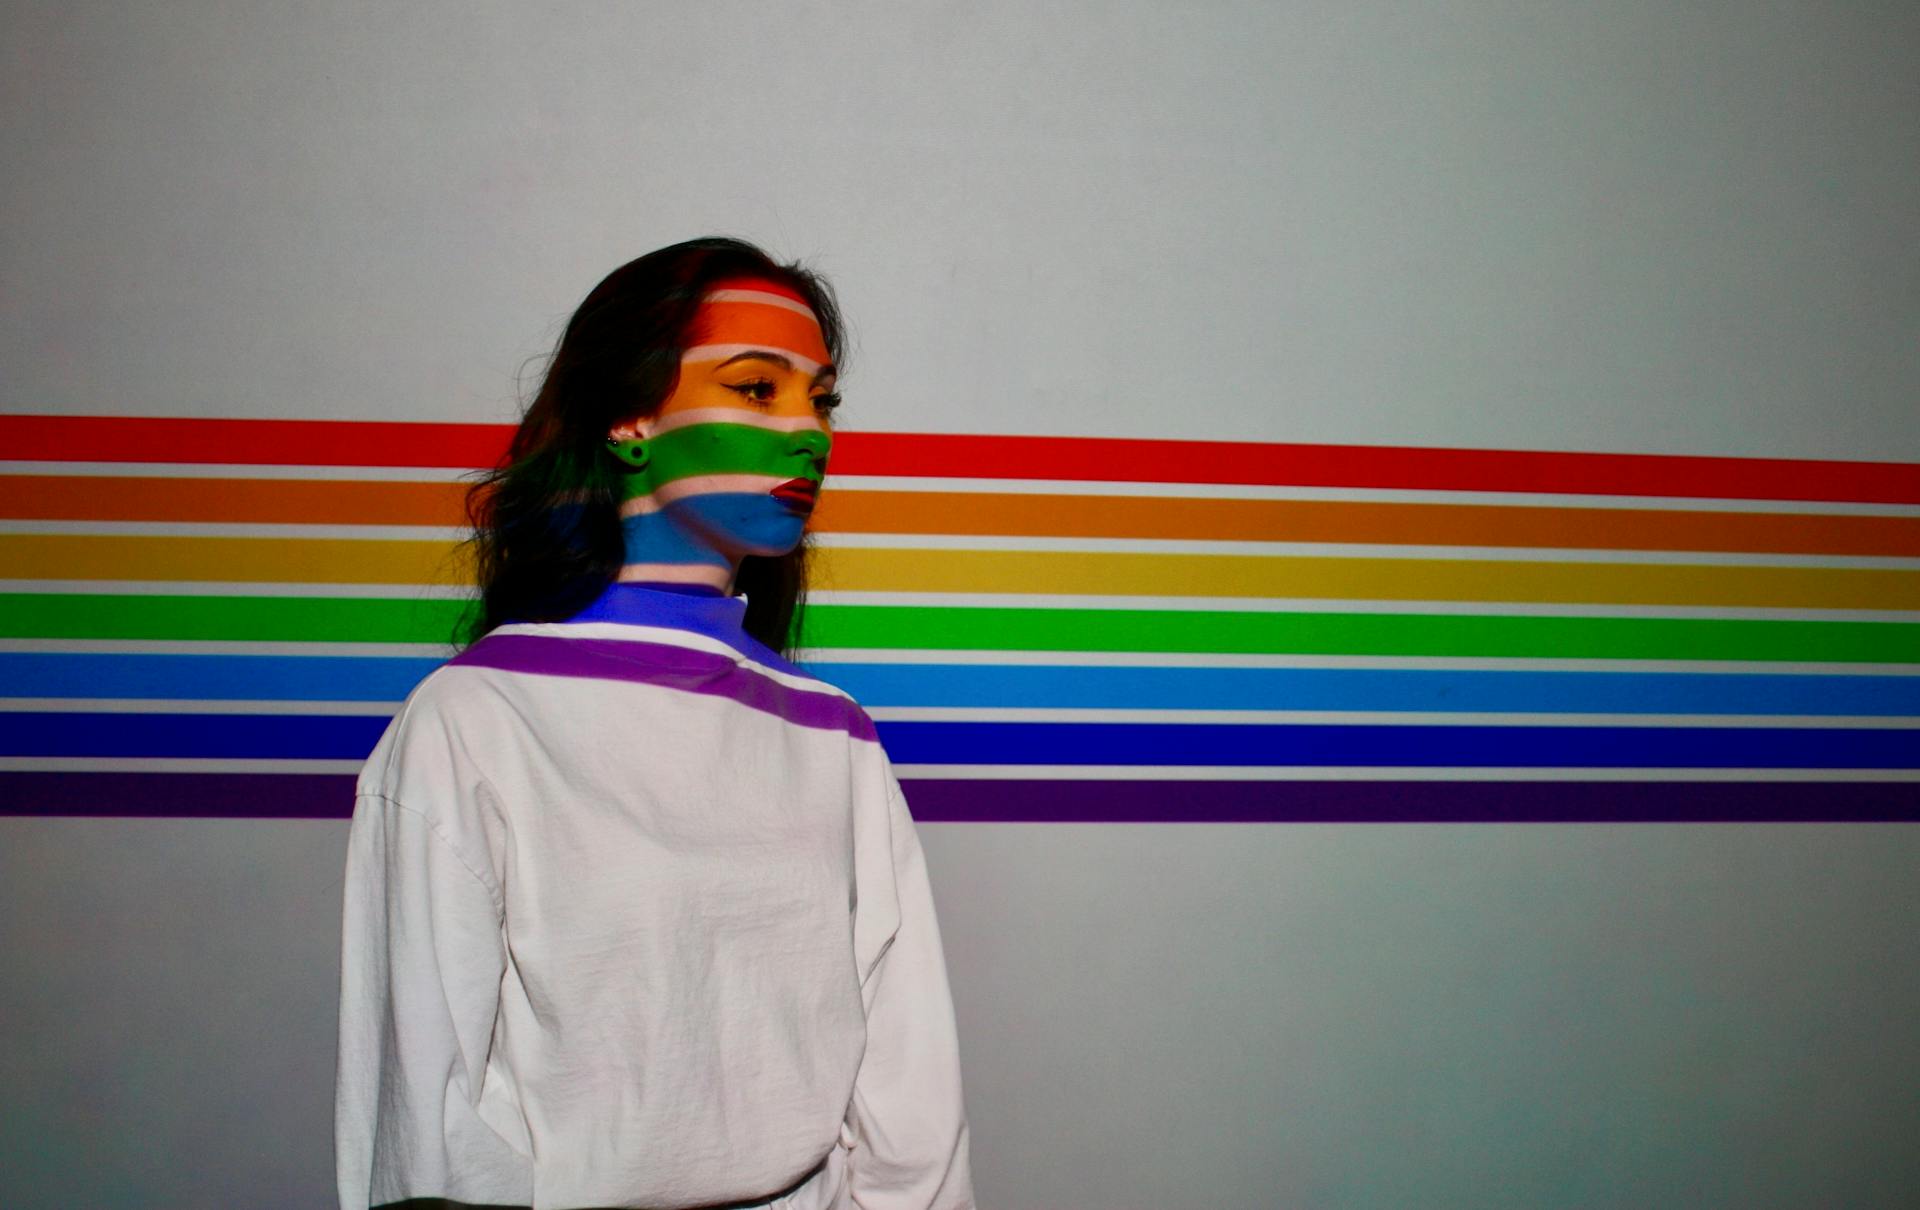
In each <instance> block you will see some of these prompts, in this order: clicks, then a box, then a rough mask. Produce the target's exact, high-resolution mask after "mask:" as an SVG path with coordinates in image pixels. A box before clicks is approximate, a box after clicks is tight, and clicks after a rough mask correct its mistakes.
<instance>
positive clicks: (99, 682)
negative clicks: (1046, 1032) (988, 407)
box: [0, 653, 1920, 718]
mask: <svg viewBox="0 0 1920 1210" xmlns="http://www.w3.org/2000/svg"><path fill="white" fill-rule="evenodd" d="M755 654H756V655H757V654H758V653H755ZM761 658H764V657H761ZM441 662H442V661H440V660H437V659H432V658H422V657H410V656H249V655H93V654H88V655H70V654H41V653H13V654H0V685H4V686H5V687H6V690H5V691H6V694H7V696H10V697H129V698H147V697H158V698H186V699H204V700H209V701H221V700H231V699H238V698H264V699H272V700H285V701H399V700H400V699H401V698H404V697H405V696H406V695H407V693H408V691H409V690H411V689H412V688H413V687H414V685H416V684H418V683H419V681H420V679H421V678H422V677H424V676H426V675H427V673H429V672H431V671H433V669H434V668H436V667H438V666H439V665H440V663H441ZM802 671H804V672H805V673H808V674H811V675H814V676H817V677H819V678H820V679H821V680H824V681H827V682H828V683H830V684H833V685H837V686H839V687H840V688H842V689H844V690H846V691H847V692H848V693H850V694H852V695H853V697H854V698H855V700H857V701H859V702H860V703H861V704H862V705H864V706H867V707H870V708H871V707H880V706H985V707H1051V708H1055V709H1090V708H1111V707H1136V708H1138V707H1149V708H1154V709H1164V710H1407V711H1464V712H1477V711H1501V712H1511V713H1518V714H1565V713H1593V714H1745V715H1793V714H1798V715H1816V716H1817V715H1846V714H1855V715H1864V716H1875V717H1896V718H1897V717H1907V716H1920V676H1827V675H1784V674H1776V673H1733V674H1722V673H1629V672H1480V671H1438V670H1429V669H1376V668H1100V667H1072V666H1066V667H1061V666H1047V665H1017V664H1014V665H1009V664H867V663H824V662H810V663H808V664H807V665H805V667H804V668H803V670H802Z"/></svg>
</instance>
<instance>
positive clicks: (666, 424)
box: [640, 408, 827, 437]
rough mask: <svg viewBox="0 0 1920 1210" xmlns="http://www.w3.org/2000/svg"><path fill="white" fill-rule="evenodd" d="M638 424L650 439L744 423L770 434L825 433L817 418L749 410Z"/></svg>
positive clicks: (707, 411)
mask: <svg viewBox="0 0 1920 1210" xmlns="http://www.w3.org/2000/svg"><path fill="white" fill-rule="evenodd" d="M640 423H641V425H642V426H643V427H644V429H645V435H646V436H649V437H657V436H659V435H660V434H661V433H671V432H673V431H674V430H675V429H684V428H692V427H693V426H694V425H696V424H744V425H746V426H747V427H748V428H755V429H766V430H767V431H768V432H772V433H799V432H804V431H806V430H808V429H814V430H818V431H819V432H822V433H824V432H826V431H827V429H826V426H825V425H823V424H821V423H820V418H819V417H818V416H772V415H768V414H767V413H764V412H756V411H754V410H753V409H751V408H687V409H685V410H683V411H678V412H668V413H667V414H666V415H664V416H649V417H647V418H646V419H644V420H642V421H641V422H640Z"/></svg>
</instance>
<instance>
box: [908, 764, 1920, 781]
mask: <svg viewBox="0 0 1920 1210" xmlns="http://www.w3.org/2000/svg"><path fill="white" fill-rule="evenodd" d="M893 771H894V773H895V775H897V776H898V777H899V778H900V779H901V780H903V781H905V780H907V779H909V778H935V777H939V778H956V779H960V780H963V781H999V780H1013V779H1032V780H1047V781H1607V782H1614V781H1619V782H1635V781H1710V782H1724V781H1759V782H1769V781H1791V782H1836V783H1844V782H1876V783H1877V782H1920V769H1691V768H1635V769H1614V768H1603V769H1593V768H1584V767H1582V768H1575V767H1567V768H1537V769H1536V768H1509V767H1504V766H1491V767H1487V768H1473V767H1464V768H1455V767H1413V766H1403V765H1248V766H1214V765H932V764H928V765H914V764H897V765H895V766H893Z"/></svg>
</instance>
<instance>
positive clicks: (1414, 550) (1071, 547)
mask: <svg viewBox="0 0 1920 1210" xmlns="http://www.w3.org/2000/svg"><path fill="white" fill-rule="evenodd" d="M815 544H816V545H817V546H819V547H820V548H821V549H822V550H833V549H862V550H872V549H879V550H900V551H918V550H982V551H1005V550H1021V551H1027V550H1031V551H1057V552H1067V553H1081V552H1103V553H1112V554H1153V555H1253V556H1258V557H1264V558H1277V557H1306V558H1316V559H1441V560H1469V559H1470V560H1476V561H1491V562H1498V563H1607V564H1623V565H1636V566H1645V565H1655V564H1680V565H1685V566H1704V567H1811V568H1822V569H1829V568H1878V569H1888V570H1896V571H1914V570H1920V558H1909V557H1894V556H1884V557H1883V556H1866V555H1782V554H1757V553H1748V552H1745V551H1731V552H1729V551H1677V550H1611V549H1602V548H1585V547H1560V546H1552V547H1528V546H1414V545H1400V544H1388V543H1345V542H1263V541H1208V540H1203V539H1193V538H1059V537H1027V536H1017V535H999V534H993V535H985V534H982V535H973V534H881V533H819V534H817V536H816V538H815Z"/></svg>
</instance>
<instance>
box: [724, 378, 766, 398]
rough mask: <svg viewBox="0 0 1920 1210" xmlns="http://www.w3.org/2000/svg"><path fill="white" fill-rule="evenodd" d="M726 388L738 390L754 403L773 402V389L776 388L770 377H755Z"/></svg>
mask: <svg viewBox="0 0 1920 1210" xmlns="http://www.w3.org/2000/svg"><path fill="white" fill-rule="evenodd" d="M727 389H728V390H730V391H738V392H740V393H741V394H742V395H745V396H746V397H747V398H748V399H751V400H753V401H754V402H755V403H771V402H773V396H774V391H775V390H776V388H775V386H774V383H773V380H772V379H771V378H755V379H751V380H749V381H747V382H736V383H733V384H732V385H730V386H729V387H728V388H727Z"/></svg>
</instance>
